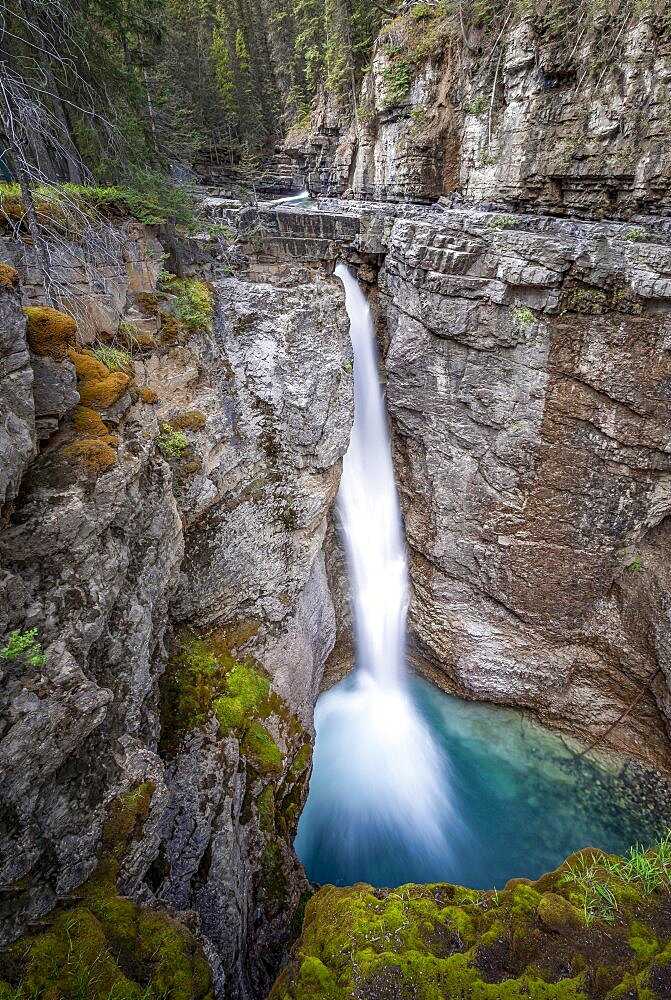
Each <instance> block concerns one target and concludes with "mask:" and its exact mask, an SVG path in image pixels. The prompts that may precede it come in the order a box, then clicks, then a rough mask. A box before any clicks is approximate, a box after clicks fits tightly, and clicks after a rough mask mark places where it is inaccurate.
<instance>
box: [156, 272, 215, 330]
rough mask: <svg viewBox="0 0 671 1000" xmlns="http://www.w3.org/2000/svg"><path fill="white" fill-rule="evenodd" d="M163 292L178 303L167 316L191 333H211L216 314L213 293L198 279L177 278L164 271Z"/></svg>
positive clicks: (162, 278) (175, 303)
mask: <svg viewBox="0 0 671 1000" xmlns="http://www.w3.org/2000/svg"><path fill="white" fill-rule="evenodd" d="M160 287H161V290H162V291H164V292H169V293H170V294H171V295H175V296H176V297H177V298H176V301H175V302H174V303H173V304H172V306H171V307H170V311H169V313H168V314H167V315H171V316H173V317H174V318H175V319H176V320H177V321H178V322H179V323H180V324H181V325H182V326H183V327H185V328H186V329H187V330H188V331H189V332H190V333H210V332H211V331H212V317H213V314H214V298H213V296H212V291H211V289H210V288H209V286H208V285H206V284H205V282H204V281H199V280H198V279H197V278H177V277H176V276H175V275H174V274H169V273H168V272H167V271H163V272H162V274H161V283H160Z"/></svg>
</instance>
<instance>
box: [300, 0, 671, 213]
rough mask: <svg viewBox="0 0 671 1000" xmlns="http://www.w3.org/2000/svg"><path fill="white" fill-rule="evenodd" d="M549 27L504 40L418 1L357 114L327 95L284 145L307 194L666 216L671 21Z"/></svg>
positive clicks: (512, 26) (537, 20)
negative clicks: (302, 164)
mask: <svg viewBox="0 0 671 1000" xmlns="http://www.w3.org/2000/svg"><path fill="white" fill-rule="evenodd" d="M620 14H621V12H620ZM549 20H550V18H549V17H548V18H547V19H546V20H545V21H544V20H543V18H542V17H540V16H533V15H531V14H529V15H528V16H526V17H525V16H523V15H519V14H516V13H513V12H511V14H510V16H509V17H508V18H507V19H505V21H504V23H503V27H502V29H501V31H500V32H499V31H498V30H497V31H495V32H490V31H488V30H487V29H486V27H483V26H482V25H480V26H479V27H478V26H477V25H473V26H470V27H469V28H468V30H467V31H465V30H464V26H463V24H462V23H460V21H459V17H458V14H457V13H455V12H452V13H445V12H444V10H443V8H442V7H441V6H436V7H430V6H429V5H428V4H417V5H414V6H413V7H411V8H410V13H408V14H406V15H405V16H403V17H398V18H396V19H395V20H393V21H391V22H390V23H389V24H388V25H387V26H386V27H385V28H383V30H382V32H381V33H380V36H379V38H378V39H377V42H376V44H375V48H374V52H373V57H372V60H371V68H370V72H369V73H368V74H367V75H366V77H365V78H364V81H363V84H362V88H361V95H360V100H359V104H358V107H357V113H356V116H350V117H351V118H352V120H351V121H350V120H349V119H348V116H347V114H345V115H343V112H342V110H339V109H337V108H335V107H334V106H333V104H332V102H329V101H326V100H323V99H322V101H321V102H320V103H319V105H318V107H317V109H316V112H315V115H314V117H313V125H312V130H311V131H310V132H308V133H307V134H300V133H297V134H296V135H295V136H291V137H290V148H291V149H292V151H293V152H294V154H295V156H296V157H297V158H298V159H299V160H300V159H302V158H306V177H307V180H308V184H309V187H310V189H311V190H313V191H315V192H321V193H323V194H328V195H331V196H339V195H342V194H344V193H346V192H348V193H349V194H350V195H354V196H355V197H362V196H363V197H369V198H373V199H376V200H385V201H386V200H389V201H407V202H432V201H435V200H436V199H437V198H439V197H440V196H453V197H457V198H463V199H465V200H467V201H473V202H480V203H483V202H487V203H491V204H495V205H496V206H497V207H502V208H507V209H511V210H533V211H541V212H550V213H552V214H560V215H572V216H578V217H597V218H600V217H603V216H606V217H610V218H618V217H624V218H629V217H630V216H631V215H632V214H633V213H636V212H663V211H666V210H668V208H669V185H668V177H669V172H670V170H671V163H670V162H669V152H668V150H669V137H670V135H669V132H670V129H671V123H670V122H669V118H668V111H667V109H668V83H669V73H670V72H671V63H670V61H669V60H670V58H671V57H670V55H669V35H668V25H667V24H666V22H665V21H664V19H663V18H654V17H653V16H651V15H650V16H645V15H642V14H639V13H637V12H636V11H635V10H633V9H632V10H630V11H629V13H628V15H627V16H626V17H624V18H621V17H618V16H615V12H613V16H612V17H609V15H608V13H607V12H604V13H603V15H602V16H600V17H597V18H596V22H590V19H589V17H587V16H585V18H584V21H583V24H582V26H581V27H580V30H578V31H576V32H575V33H572V34H570V35H569V36H568V37H566V36H565V35H563V34H562V33H561V32H560V31H558V30H557V29H556V28H555V27H553V25H552V24H549V23H548V21H549Z"/></svg>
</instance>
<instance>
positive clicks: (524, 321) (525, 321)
mask: <svg viewBox="0 0 671 1000" xmlns="http://www.w3.org/2000/svg"><path fill="white" fill-rule="evenodd" d="M513 315H514V317H515V319H516V320H517V324H518V326H519V328H520V330H522V331H524V330H526V329H527V327H528V326H531V324H532V323H533V322H534V321H535V319H536V317H535V316H534V314H533V313H532V311H531V309H528V308H527V307H526V306H516V307H515V308H514V309H513Z"/></svg>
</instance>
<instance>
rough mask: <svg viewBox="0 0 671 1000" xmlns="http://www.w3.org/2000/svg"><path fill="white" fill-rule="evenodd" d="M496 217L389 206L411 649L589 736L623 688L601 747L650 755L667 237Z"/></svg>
mask: <svg viewBox="0 0 671 1000" xmlns="http://www.w3.org/2000/svg"><path fill="white" fill-rule="evenodd" d="M501 222H502V217H501V216H496V215H492V214H487V213H480V214H478V213H474V212H467V211H463V212H462V211H451V212H447V213H444V214H443V215H441V216H440V217H439V218H438V219H436V220H435V221H428V220H427V221H417V222H413V221H400V220H399V221H397V222H396V223H395V225H394V228H393V230H392V234H391V238H390V241H389V249H388V254H387V256H386V259H385V264H384V268H383V270H382V272H381V276H380V292H381V300H382V311H383V315H384V317H385V322H386V326H387V336H388V343H389V346H388V350H387V353H386V359H385V368H386V374H387V400H388V405H389V411H390V414H391V418H392V422H393V426H394V430H395V438H396V450H397V457H398V471H399V478H400V483H401V490H402V497H403V505H404V510H405V520H406V531H407V538H408V544H409V546H410V550H411V575H412V580H413V594H414V597H413V604H412V609H411V631H412V634H413V637H414V639H415V640H416V647H415V656H416V657H417V661H418V663H419V664H420V665H422V664H423V665H424V668H425V669H427V668H428V669H429V671H430V672H431V673H433V675H434V676H438V677H444V676H445V675H446V676H447V677H448V678H449V682H448V683H451V684H452V685H453V686H454V689H455V690H458V691H460V692H462V693H465V694H466V695H467V696H469V697H475V698H484V699H486V700H490V699H491V700H495V701H504V702H508V703H512V704H518V705H527V706H529V707H531V708H533V709H535V710H536V711H537V712H538V713H539V714H540V715H541V717H542V718H543V719H544V720H545V721H547V722H550V723H553V724H558V725H563V726H564V727H565V728H569V729H572V730H573V731H574V732H578V733H582V734H585V735H587V736H589V737H591V738H596V737H597V736H600V735H602V734H606V732H607V730H608V729H609V727H610V725H611V724H612V723H614V722H615V721H616V720H617V719H618V717H619V716H620V715H621V714H622V713H623V712H624V710H625V709H626V708H627V706H628V705H629V704H630V703H631V702H633V701H636V708H635V711H634V712H633V713H632V714H631V715H629V716H628V717H627V718H626V719H625V720H624V721H623V722H622V724H621V725H619V726H617V727H616V728H615V729H614V730H613V732H612V733H611V734H610V735H609V742H611V743H612V744H615V745H618V746H621V747H623V748H626V749H630V750H633V751H634V752H635V753H637V754H639V755H640V756H641V757H646V756H647V757H648V758H649V759H652V760H655V759H657V760H658V761H660V762H662V764H663V763H664V761H665V759H666V757H667V754H668V737H667V735H666V734H667V733H668V732H669V730H670V729H671V717H670V716H669V712H668V690H669V686H668V684H669V680H670V679H671V674H670V670H669V662H668V659H666V657H665V655H664V650H665V648H666V645H667V643H668V628H669V616H668V607H667V606H666V602H664V601H662V602H661V606H660V601H659V599H658V600H656V601H649V598H648V591H649V588H650V587H652V588H653V589H656V590H658V591H659V592H663V591H664V589H665V587H666V584H667V576H668V569H667V567H668V564H669V534H668V522H667V521H666V520H665V519H666V518H667V515H668V514H669V513H670V512H671V443H670V432H671V422H670V420H669V405H668V401H669V386H670V385H671V381H670V379H669V375H670V372H671V356H670V354H669V345H670V344H671V340H670V337H671V326H670V323H671V313H670V311H669V298H668V296H669V293H671V282H670V281H669V277H670V276H671V248H669V246H668V245H667V244H666V242H665V240H664V238H663V237H661V238H659V241H658V239H657V238H656V236H655V234H654V233H651V234H650V236H649V242H646V243H632V242H630V241H628V240H627V232H628V230H627V228H626V227H624V226H616V225H613V226H611V227H607V226H605V225H604V226H598V227H595V226H593V225H589V224H580V223H565V222H552V221H550V220H537V219H533V218H530V217H526V216H522V217H516V218H515V219H514V221H513V219H512V218H509V219H508V220H507V221H506V223H505V227H504V228H498V226H499V225H500V224H501ZM653 538H654V543H652V539H653ZM658 667H660V668H661V672H658ZM649 682H651V690H650V691H649V692H646V694H645V697H644V698H642V699H640V700H639V699H638V695H639V693H640V692H642V691H645V690H646V687H647V685H648V683H649ZM443 683H444V681H443Z"/></svg>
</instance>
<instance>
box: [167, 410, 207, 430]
mask: <svg viewBox="0 0 671 1000" xmlns="http://www.w3.org/2000/svg"><path fill="white" fill-rule="evenodd" d="M170 426H171V427H172V429H173V430H175V431H202V429H203V427H204V426H205V414H204V413H201V412H200V410H184V411H183V412H182V413H178V414H177V416H175V417H171V418H170Z"/></svg>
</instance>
